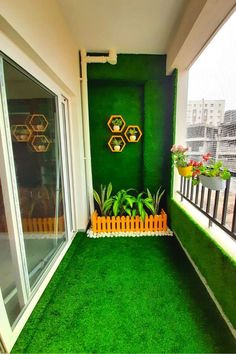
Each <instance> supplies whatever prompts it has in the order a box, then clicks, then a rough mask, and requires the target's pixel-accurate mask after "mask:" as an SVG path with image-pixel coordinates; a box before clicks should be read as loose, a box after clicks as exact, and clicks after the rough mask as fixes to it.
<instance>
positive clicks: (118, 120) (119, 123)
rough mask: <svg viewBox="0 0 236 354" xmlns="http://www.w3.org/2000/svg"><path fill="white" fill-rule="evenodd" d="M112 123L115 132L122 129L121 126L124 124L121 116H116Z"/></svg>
mask: <svg viewBox="0 0 236 354" xmlns="http://www.w3.org/2000/svg"><path fill="white" fill-rule="evenodd" d="M111 123H112V126H113V131H114V132H118V131H120V128H121V126H122V124H123V122H122V119H121V118H114V119H113V120H112V122H111Z"/></svg>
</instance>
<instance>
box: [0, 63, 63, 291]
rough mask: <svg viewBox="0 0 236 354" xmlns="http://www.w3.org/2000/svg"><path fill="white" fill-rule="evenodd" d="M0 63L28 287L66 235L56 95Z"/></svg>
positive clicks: (41, 271)
mask: <svg viewBox="0 0 236 354" xmlns="http://www.w3.org/2000/svg"><path fill="white" fill-rule="evenodd" d="M3 68H4V76H5V88H6V96H7V106H8V115H9V123H10V129H11V139H12V148H13V156H14V164H15V171H16V180H17V189H18V199H19V205H20V212H21V220H22V229H23V235H24V245H25V252H26V258H27V265H28V276H29V281H30V286H31V288H32V287H33V286H34V285H35V284H36V282H37V280H38V279H39V278H40V277H41V275H42V273H43V272H44V270H45V268H46V267H47V265H48V263H49V262H50V260H51V259H52V257H53V256H54V255H55V253H56V252H57V250H58V248H59V247H60V246H61V244H62V243H63V242H65V239H66V237H65V210H64V196H63V193H62V180H61V154H60V149H59V147H60V146H59V134H58V131H59V127H58V117H57V110H56V96H55V95H54V94H52V93H51V92H49V91H48V90H46V89H45V88H44V87H42V86H41V85H40V84H39V83H38V82H36V81H35V80H33V79H32V78H31V77H29V76H28V75H26V74H25V73H23V72H22V71H20V70H18V69H17V68H16V67H15V66H13V65H11V64H10V63H8V62H7V61H4V64H3Z"/></svg>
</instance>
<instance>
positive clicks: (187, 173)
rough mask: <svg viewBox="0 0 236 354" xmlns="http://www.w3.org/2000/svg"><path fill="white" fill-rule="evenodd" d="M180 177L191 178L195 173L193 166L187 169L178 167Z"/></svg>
mask: <svg viewBox="0 0 236 354" xmlns="http://www.w3.org/2000/svg"><path fill="white" fill-rule="evenodd" d="M177 169H178V171H179V174H180V176H183V177H191V176H192V173H193V166H187V167H177Z"/></svg>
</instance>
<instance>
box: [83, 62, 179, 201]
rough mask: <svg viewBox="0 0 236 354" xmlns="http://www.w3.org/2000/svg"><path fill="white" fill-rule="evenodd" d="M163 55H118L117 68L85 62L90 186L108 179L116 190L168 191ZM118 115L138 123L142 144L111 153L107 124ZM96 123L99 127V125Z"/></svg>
mask: <svg viewBox="0 0 236 354" xmlns="http://www.w3.org/2000/svg"><path fill="white" fill-rule="evenodd" d="M165 63H166V57H165V56H163V55H118V63H117V65H114V66H112V65H109V64H105V65H104V64H103V65H98V64H89V65H88V77H89V115H90V138H91V154H92V172H93V184H94V188H95V189H98V187H99V185H100V184H107V183H108V182H109V181H111V182H112V183H113V185H114V187H115V190H117V189H121V188H129V187H134V188H136V189H138V190H143V189H145V188H146V187H148V188H150V190H151V191H153V192H154V191H156V190H157V188H158V187H159V186H160V185H162V186H163V187H164V188H165V189H166V191H167V193H166V196H167V195H168V194H169V190H170V166H171V163H170V161H171V160H170V152H169V151H170V147H171V144H172V135H171V131H172V128H171V127H172V121H173V109H174V107H173V104H174V101H173V96H174V95H173V93H174V86H173V85H174V81H173V77H172V76H170V77H167V76H165ZM111 114H121V115H122V116H123V117H124V119H125V121H126V123H127V125H129V124H132V125H139V126H140V128H141V130H142V131H143V136H142V138H141V140H140V142H138V143H135V144H132V143H128V144H127V145H126V147H125V149H124V150H123V152H122V153H111V151H110V150H109V149H108V147H107V142H108V140H109V137H110V136H111V133H110V132H109V130H108V127H107V120H108V118H109V116H110V115H111ZM98 121H99V125H98V124H97V122H98ZM164 204H165V203H164Z"/></svg>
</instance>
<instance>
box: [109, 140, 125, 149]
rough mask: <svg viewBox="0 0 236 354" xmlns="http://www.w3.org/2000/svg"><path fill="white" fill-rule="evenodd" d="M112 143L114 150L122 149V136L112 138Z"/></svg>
mask: <svg viewBox="0 0 236 354" xmlns="http://www.w3.org/2000/svg"><path fill="white" fill-rule="evenodd" d="M111 144H112V146H113V150H114V151H117V152H118V151H120V149H121V146H122V144H123V142H122V139H120V138H114V139H113V140H112V142H111Z"/></svg>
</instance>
